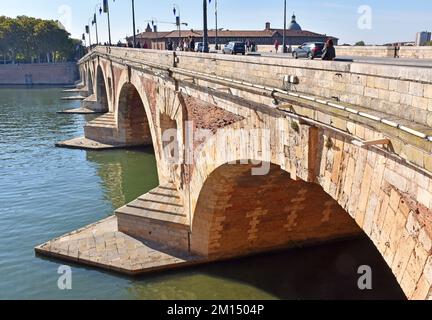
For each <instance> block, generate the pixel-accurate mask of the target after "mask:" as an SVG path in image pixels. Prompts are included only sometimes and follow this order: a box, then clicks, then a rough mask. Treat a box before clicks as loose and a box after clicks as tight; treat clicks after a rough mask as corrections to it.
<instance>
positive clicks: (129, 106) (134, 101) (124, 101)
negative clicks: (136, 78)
mask: <svg viewBox="0 0 432 320" xmlns="http://www.w3.org/2000/svg"><path fill="white" fill-rule="evenodd" d="M116 121H117V127H118V132H119V136H120V137H122V141H123V143H125V144H126V145H128V146H133V145H136V146H141V145H153V137H154V134H152V130H151V126H150V123H151V122H150V121H149V118H148V114H147V112H146V110H145V106H144V102H143V100H142V99H141V96H140V93H139V92H138V90H137V88H136V87H135V85H133V84H132V83H129V82H127V83H124V84H123V86H122V87H121V89H120V90H119V97H118V105H117V108H116Z"/></svg>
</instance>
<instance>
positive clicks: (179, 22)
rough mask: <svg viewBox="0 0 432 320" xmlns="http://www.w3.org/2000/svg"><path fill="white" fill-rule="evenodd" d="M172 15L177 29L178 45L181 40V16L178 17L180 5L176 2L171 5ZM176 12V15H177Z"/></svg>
mask: <svg viewBox="0 0 432 320" xmlns="http://www.w3.org/2000/svg"><path fill="white" fill-rule="evenodd" d="M173 12H174V16H175V17H176V25H177V27H178V30H179V47H180V42H181V18H180V7H179V6H178V5H177V4H174V5H173ZM177 12H178V15H177Z"/></svg>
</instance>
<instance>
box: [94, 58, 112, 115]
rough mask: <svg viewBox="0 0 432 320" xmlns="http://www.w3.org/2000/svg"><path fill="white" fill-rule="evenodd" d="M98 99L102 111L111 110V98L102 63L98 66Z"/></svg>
mask: <svg viewBox="0 0 432 320" xmlns="http://www.w3.org/2000/svg"><path fill="white" fill-rule="evenodd" d="M95 78H96V99H97V101H98V103H99V105H100V110H101V112H108V111H109V109H110V108H109V100H108V94H107V89H106V88H107V87H106V83H105V75H104V72H103V69H102V67H101V66H100V65H97V67H96V77H95Z"/></svg>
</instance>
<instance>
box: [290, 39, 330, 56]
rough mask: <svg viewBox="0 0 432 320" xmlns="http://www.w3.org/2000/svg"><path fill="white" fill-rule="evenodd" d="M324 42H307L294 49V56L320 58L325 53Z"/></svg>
mask: <svg viewBox="0 0 432 320" xmlns="http://www.w3.org/2000/svg"><path fill="white" fill-rule="evenodd" d="M324 46H325V43H324V42H307V43H304V44H302V45H301V46H300V47H298V48H296V49H294V50H293V53H292V55H293V57H294V58H295V59H298V58H308V59H315V58H320V57H321V56H322V54H323V50H324Z"/></svg>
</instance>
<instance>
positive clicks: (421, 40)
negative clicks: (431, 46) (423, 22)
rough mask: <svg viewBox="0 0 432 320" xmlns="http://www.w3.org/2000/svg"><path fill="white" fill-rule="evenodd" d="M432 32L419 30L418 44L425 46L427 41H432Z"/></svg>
mask: <svg viewBox="0 0 432 320" xmlns="http://www.w3.org/2000/svg"><path fill="white" fill-rule="evenodd" d="M431 35H432V34H431V32H427V31H422V32H417V36H416V46H424V45H426V43H428V42H430V41H431Z"/></svg>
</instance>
